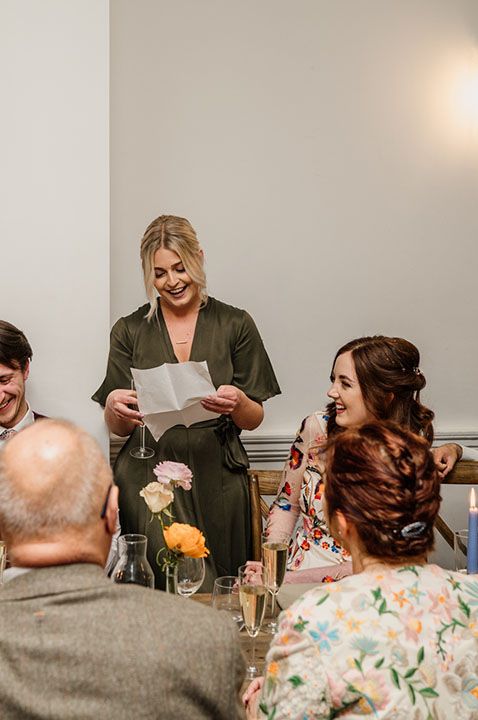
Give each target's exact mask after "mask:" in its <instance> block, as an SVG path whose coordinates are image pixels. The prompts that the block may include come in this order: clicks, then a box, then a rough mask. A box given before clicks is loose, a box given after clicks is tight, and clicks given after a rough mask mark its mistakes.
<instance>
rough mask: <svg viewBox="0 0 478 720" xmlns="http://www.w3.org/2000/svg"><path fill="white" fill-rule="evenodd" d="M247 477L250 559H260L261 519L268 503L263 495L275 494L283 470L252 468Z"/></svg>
mask: <svg viewBox="0 0 478 720" xmlns="http://www.w3.org/2000/svg"><path fill="white" fill-rule="evenodd" d="M247 475H248V479H249V497H250V504H251V537H252V557H251V558H250V559H251V560H260V559H261V535H262V521H263V520H265V519H267V516H268V514H269V505H268V503H267V502H266V501H265V500H264V497H263V496H264V495H272V496H273V497H275V496H276V494H277V491H278V490H279V487H280V484H281V482H282V477H283V470H254V469H253V468H251V469H249V470H248V472H247Z"/></svg>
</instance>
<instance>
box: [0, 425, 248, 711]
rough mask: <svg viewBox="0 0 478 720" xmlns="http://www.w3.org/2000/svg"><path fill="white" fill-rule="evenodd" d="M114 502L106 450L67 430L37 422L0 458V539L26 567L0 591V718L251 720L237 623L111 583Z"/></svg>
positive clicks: (80, 433)
mask: <svg viewBox="0 0 478 720" xmlns="http://www.w3.org/2000/svg"><path fill="white" fill-rule="evenodd" d="M117 505H118V489H117V487H116V486H115V485H113V480H112V474H111V470H110V468H109V466H108V464H107V462H106V460H105V458H104V457H103V454H102V452H101V449H100V447H99V445H98V444H97V443H96V441H95V440H93V438H91V437H90V436H89V435H88V434H87V433H85V432H84V431H83V430H80V429H79V428H77V427H75V426H74V425H72V424H70V423H67V422H65V421H54V420H43V421H42V422H39V423H35V424H33V425H32V426H31V427H28V428H26V429H25V430H24V431H22V432H21V433H19V434H17V435H14V436H13V437H12V438H11V439H10V440H9V441H8V443H5V444H4V446H3V448H2V449H1V450H0V532H1V533H2V536H3V537H4V539H5V540H6V542H7V545H8V548H9V552H10V554H11V557H12V559H13V561H14V563H15V565H17V566H21V567H24V568H28V570H27V571H26V572H24V573H23V574H22V575H20V576H19V577H16V578H14V579H13V580H11V581H10V582H9V583H7V584H6V585H5V586H4V587H3V588H2V589H1V591H0V618H1V623H0V717H1V718H2V720H28V719H29V718H31V719H32V720H33V718H35V720H43V719H47V718H62V720H68V718H97V717H98V718H99V717H101V718H103V720H108V719H111V720H113V719H114V720H121V719H122V718H128V720H129V718H135V720H141V719H142V718H144V719H146V718H176V717H177V718H188V720H203V719H205V718H208V719H211V720H212V719H213V718H214V720H233V719H234V718H238V717H242V711H241V709H240V707H239V704H238V692H239V689H240V686H241V683H242V680H243V676H244V664H243V660H242V656H241V653H240V650H239V647H238V637H237V629H236V628H235V626H234V624H233V623H232V622H231V621H230V620H229V619H228V618H227V617H223V615H222V614H221V613H218V612H216V611H214V610H212V609H210V608H206V607H204V606H202V605H199V604H197V603H195V602H194V601H192V600H185V599H183V598H177V597H175V596H171V595H168V594H166V593H163V592H159V591H154V590H150V589H147V588H144V587H139V586H137V585H116V584H114V583H112V582H111V581H110V580H108V579H107V578H106V577H105V575H104V572H103V566H104V564H105V560H106V557H107V555H108V551H109V547H110V543H111V537H112V534H113V533H114V530H115V526H116V513H117ZM102 508H104V510H103V511H102Z"/></svg>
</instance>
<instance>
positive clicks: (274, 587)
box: [261, 533, 289, 634]
mask: <svg viewBox="0 0 478 720" xmlns="http://www.w3.org/2000/svg"><path fill="white" fill-rule="evenodd" d="M261 547H262V563H263V565H264V581H265V585H266V588H267V589H268V591H269V592H270V594H271V596H272V602H271V615H272V619H271V621H270V623H268V625H267V626H266V630H267V632H270V633H272V634H275V633H276V632H277V630H278V624H277V620H276V618H275V600H276V595H277V593H278V592H279V590H280V587H281V585H282V583H283V582H284V576H285V571H286V568H287V555H288V549H289V535H287V534H286V533H279V534H277V533H274V538H270V537H269V535H268V533H262V546H261Z"/></svg>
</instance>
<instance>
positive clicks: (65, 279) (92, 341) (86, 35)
mask: <svg viewBox="0 0 478 720" xmlns="http://www.w3.org/2000/svg"><path fill="white" fill-rule="evenodd" d="M108 33H109V17H108V3H107V2H106V1H105V0H101V1H99V0H68V2H64V0H41V2H38V0H1V2H0V68H1V70H0V77H1V96H2V111H1V113H0V136H1V138H2V152H1V162H0V198H1V212H0V237H1V247H2V253H1V257H2V261H1V282H0V288H1V290H0V299H1V304H0V306H1V312H0V317H1V318H2V319H4V320H9V321H10V322H12V323H14V324H15V325H17V326H18V327H20V328H21V329H22V330H24V332H25V333H26V335H27V337H28V339H29V341H30V344H31V346H32V348H33V362H32V366H31V373H30V378H29V380H28V381H27V396H28V398H29V399H30V402H31V404H32V406H33V407H34V408H35V410H37V411H38V412H42V413H44V414H47V415H49V416H60V417H65V418H68V419H71V420H74V421H75V422H77V423H79V424H80V425H82V426H84V427H85V428H86V429H88V430H90V431H91V432H92V433H93V434H94V435H96V436H97V437H98V438H99V439H100V441H101V442H102V443H103V446H104V447H105V450H106V448H107V435H106V432H105V429H104V424H103V419H102V413H101V412H100V411H99V409H98V408H97V406H96V405H95V404H94V403H93V402H91V400H90V399H89V398H90V395H91V394H92V392H93V390H94V389H95V388H96V387H97V385H98V383H99V378H100V377H101V375H102V373H103V372H104V364H105V356H106V352H107V348H108V331H109V315H110V311H109V186H108V181H109V168H108V162H109V148H108V137H109V115H108V113H109V106H108V103H109V99H108V72H109V56H108V51H109V40H108Z"/></svg>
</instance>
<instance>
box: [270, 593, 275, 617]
mask: <svg viewBox="0 0 478 720" xmlns="http://www.w3.org/2000/svg"><path fill="white" fill-rule="evenodd" d="M271 595H272V600H271V615H272V623H274V615H275V609H276V594H275V593H271Z"/></svg>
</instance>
